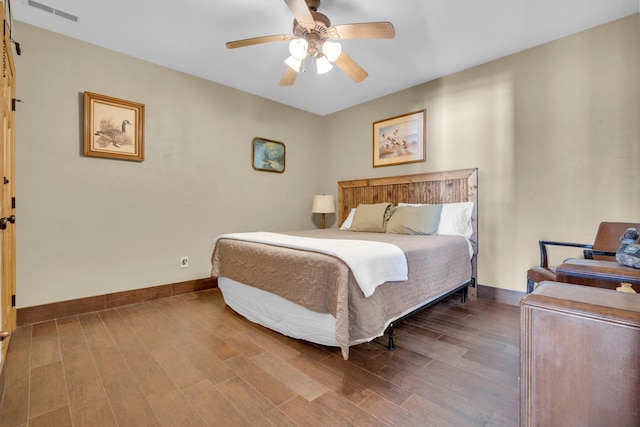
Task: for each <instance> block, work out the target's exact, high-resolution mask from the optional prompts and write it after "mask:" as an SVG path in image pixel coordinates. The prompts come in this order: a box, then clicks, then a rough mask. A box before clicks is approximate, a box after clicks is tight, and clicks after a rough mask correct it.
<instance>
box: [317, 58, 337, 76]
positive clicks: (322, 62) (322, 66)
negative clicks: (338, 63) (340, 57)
mask: <svg viewBox="0 0 640 427" xmlns="http://www.w3.org/2000/svg"><path fill="white" fill-rule="evenodd" d="M316 67H317V69H318V74H324V73H327V72H329V71H331V69H332V68H333V65H331V62H329V60H328V59H327V57H326V56H321V57H320V58H318V59H317V60H316Z"/></svg>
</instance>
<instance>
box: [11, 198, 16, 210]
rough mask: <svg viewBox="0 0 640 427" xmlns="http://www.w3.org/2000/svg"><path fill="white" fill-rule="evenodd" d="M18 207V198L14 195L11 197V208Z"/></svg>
mask: <svg viewBox="0 0 640 427" xmlns="http://www.w3.org/2000/svg"><path fill="white" fill-rule="evenodd" d="M15 208H16V198H15V197H12V198H11V209H15Z"/></svg>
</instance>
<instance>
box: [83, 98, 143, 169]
mask: <svg viewBox="0 0 640 427" xmlns="http://www.w3.org/2000/svg"><path fill="white" fill-rule="evenodd" d="M84 155H85V156H92V157H105V158H109V159H121V160H134V161H138V162H141V161H143V160H144V104H140V103H137V102H131V101H126V100H124V99H118V98H113V97H111V96H106V95H99V94H97V93H92V92H85V93H84Z"/></svg>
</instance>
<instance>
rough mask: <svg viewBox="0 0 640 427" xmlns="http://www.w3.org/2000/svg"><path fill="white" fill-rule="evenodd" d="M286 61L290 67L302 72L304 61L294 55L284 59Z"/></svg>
mask: <svg viewBox="0 0 640 427" xmlns="http://www.w3.org/2000/svg"><path fill="white" fill-rule="evenodd" d="M284 63H285V64H287V65H288V66H289V67H291V68H293V69H294V70H295V71H296V72H298V73H299V72H300V68H302V61H301V60H299V59H296V58H294V57H293V56H290V57H288V58H287V59H285V60H284Z"/></svg>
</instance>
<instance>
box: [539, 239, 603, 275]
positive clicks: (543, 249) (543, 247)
mask: <svg viewBox="0 0 640 427" xmlns="http://www.w3.org/2000/svg"><path fill="white" fill-rule="evenodd" d="M538 244H539V245H540V267H543V268H547V267H548V266H549V261H548V258H547V245H550V246H565V247H570V248H584V249H593V245H590V244H586V243H571V242H553V241H549V240H540V241H539V242H538ZM585 252H586V251H585ZM596 255H599V254H596Z"/></svg>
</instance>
